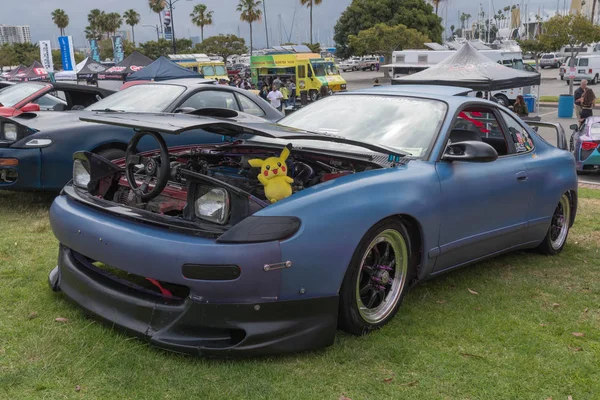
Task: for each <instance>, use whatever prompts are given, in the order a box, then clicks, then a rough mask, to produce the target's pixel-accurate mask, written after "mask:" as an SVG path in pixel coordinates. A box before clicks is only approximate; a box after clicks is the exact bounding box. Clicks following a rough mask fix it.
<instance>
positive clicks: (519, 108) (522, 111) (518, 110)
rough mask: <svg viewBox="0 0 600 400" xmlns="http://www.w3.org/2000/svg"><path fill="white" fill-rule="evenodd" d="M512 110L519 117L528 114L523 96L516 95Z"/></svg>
mask: <svg viewBox="0 0 600 400" xmlns="http://www.w3.org/2000/svg"><path fill="white" fill-rule="evenodd" d="M513 111H514V112H515V114H517V115H518V116H519V117H527V116H528V115H529V110H528V109H527V104H525V98H524V97H523V96H522V95H518V96H517V99H516V100H515V104H514V105H513Z"/></svg>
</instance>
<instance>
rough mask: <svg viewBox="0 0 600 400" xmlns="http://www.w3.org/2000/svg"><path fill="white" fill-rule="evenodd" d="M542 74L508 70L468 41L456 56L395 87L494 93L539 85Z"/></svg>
mask: <svg viewBox="0 0 600 400" xmlns="http://www.w3.org/2000/svg"><path fill="white" fill-rule="evenodd" d="M540 82H541V75H540V74H537V73H534V72H526V71H521V70H517V69H514V68H509V67H505V66H504V65H501V64H498V63H497V62H495V61H493V60H491V59H489V58H487V57H486V56H484V55H483V54H481V53H480V52H479V51H477V50H476V49H475V48H474V47H473V46H472V45H471V44H470V43H469V42H466V43H465V44H464V45H463V47H461V48H460V50H458V51H457V52H456V53H455V54H454V55H452V56H450V57H448V58H447V59H445V60H444V61H442V62H440V63H438V64H436V65H434V66H433V67H430V68H427V69H426V70H424V71H421V72H418V73H416V74H412V75H408V76H404V77H402V78H398V79H394V80H393V82H392V84H394V85H441V86H461V87H468V88H470V89H472V90H480V91H493V90H502V89H511V88H518V87H525V86H533V85H538V86H539V84H540Z"/></svg>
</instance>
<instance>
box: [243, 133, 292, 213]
mask: <svg viewBox="0 0 600 400" xmlns="http://www.w3.org/2000/svg"><path fill="white" fill-rule="evenodd" d="M291 148H292V145H291V144H288V145H287V146H286V147H285V148H284V149H283V150H282V151H281V155H280V156H279V157H269V158H267V159H266V160H261V159H259V158H254V159H252V160H248V164H250V166H252V167H254V168H258V167H260V175H258V180H259V181H260V183H262V184H263V186H264V187H265V196H267V199H269V200H270V201H271V203H275V202H276V201H279V200H282V199H285V198H286V197H288V196H291V195H292V185H291V184H292V183H294V180H293V179H292V178H290V177H289V176H287V166H286V164H285V160H287V158H288V157H289V155H290V149H291Z"/></svg>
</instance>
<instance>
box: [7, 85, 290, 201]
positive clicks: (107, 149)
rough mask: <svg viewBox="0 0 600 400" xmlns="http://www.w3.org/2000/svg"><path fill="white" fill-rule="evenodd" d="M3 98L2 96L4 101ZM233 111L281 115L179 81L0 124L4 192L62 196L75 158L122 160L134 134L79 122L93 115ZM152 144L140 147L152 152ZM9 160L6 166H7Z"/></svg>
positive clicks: (190, 139) (234, 93)
mask: <svg viewBox="0 0 600 400" xmlns="http://www.w3.org/2000/svg"><path fill="white" fill-rule="evenodd" d="M2 94H3V92H0V98H1V95H2ZM215 108H217V109H219V108H222V109H229V110H235V111H243V112H244V113H246V114H249V115H253V116H255V117H257V118H265V119H267V120H270V121H276V120H278V119H280V118H282V117H283V114H282V113H281V112H279V111H277V110H276V109H275V108H273V107H271V105H270V104H268V103H267V102H266V101H264V100H263V99H261V98H260V97H258V96H256V95H255V94H253V93H250V92H248V91H245V90H241V89H237V88H235V87H230V86H224V85H216V84H215V83H214V81H212V80H207V79H177V80H173V81H163V82H155V83H152V82H147V81H144V82H143V83H139V84H137V85H134V86H131V87H129V88H127V89H124V90H122V91H119V92H117V93H115V94H114V95H112V96H110V97H108V98H106V99H103V100H101V101H99V102H98V103H96V104H93V105H91V106H89V107H87V108H86V109H85V110H82V111H69V112H63V113H52V112H39V113H35V114H31V113H30V114H27V115H24V116H26V118H22V117H21V116H18V117H14V118H0V190H2V189H6V190H50V191H58V190H60V189H61V188H62V187H63V186H64V185H65V183H67V182H68V181H69V180H70V179H71V171H72V155H73V153H74V152H76V151H79V150H87V151H90V152H94V153H97V154H100V155H102V156H103V157H105V158H108V159H116V158H120V157H123V155H124V154H125V150H126V148H127V143H128V142H129V140H130V139H131V138H132V137H133V135H134V134H135V132H134V131H133V130H131V129H127V128H119V127H108V126H105V125H98V124H92V123H87V122H82V121H80V117H82V116H86V115H90V114H94V112H95V110H99V111H103V112H106V113H116V114H120V113H121V112H123V111H129V112H164V113H175V112H194V111H196V110H206V109H208V110H209V111H210V110H211V109H215ZM165 140H166V141H167V143H168V144H169V145H170V146H177V145H181V144H191V143H208V142H211V141H214V140H215V136H214V135H206V134H204V133H203V132H198V133H192V134H191V135H182V136H173V135H168V136H166V137H165ZM153 145H154V144H153V143H152V142H151V141H150V142H142V143H140V145H139V147H140V149H146V150H150V149H152V148H155V147H152V146H153ZM7 160H8V161H7Z"/></svg>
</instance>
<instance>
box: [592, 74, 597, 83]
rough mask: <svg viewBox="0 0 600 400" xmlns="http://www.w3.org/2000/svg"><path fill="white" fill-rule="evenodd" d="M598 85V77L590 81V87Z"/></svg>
mask: <svg viewBox="0 0 600 400" xmlns="http://www.w3.org/2000/svg"><path fill="white" fill-rule="evenodd" d="M597 84H598V75H596V76H594V79H592V85H597Z"/></svg>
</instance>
